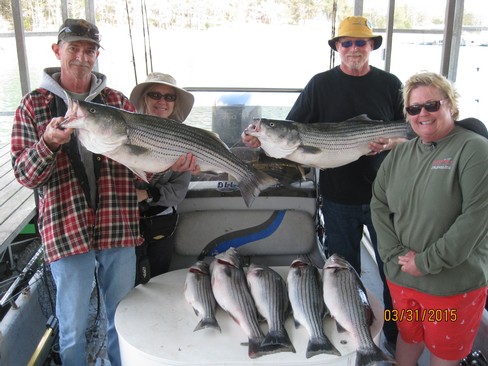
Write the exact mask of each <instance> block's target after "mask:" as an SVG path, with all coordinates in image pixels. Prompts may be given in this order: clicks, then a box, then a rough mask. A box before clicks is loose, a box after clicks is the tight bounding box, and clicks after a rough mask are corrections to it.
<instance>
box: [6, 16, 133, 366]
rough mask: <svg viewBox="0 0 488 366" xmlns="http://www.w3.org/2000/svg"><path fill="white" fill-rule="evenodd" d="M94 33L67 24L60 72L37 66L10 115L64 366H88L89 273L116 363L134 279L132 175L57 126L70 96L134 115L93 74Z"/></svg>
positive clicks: (59, 47) (82, 23)
mask: <svg viewBox="0 0 488 366" xmlns="http://www.w3.org/2000/svg"><path fill="white" fill-rule="evenodd" d="M99 48H100V35H99V33H98V28H97V27H96V26H95V25H93V24H91V23H89V22H87V21H86V20H82V19H67V20H66V21H65V22H64V23H63V25H62V26H61V27H60V29H59V33H58V42H57V43H56V44H53V45H52V50H53V52H54V54H55V55H56V57H57V58H58V60H59V61H60V64H61V67H53V68H47V69H45V70H44V75H43V80H42V82H41V87H40V88H38V89H36V90H34V91H32V92H30V93H28V94H27V95H25V96H24V97H23V98H22V100H21V102H20V105H19V107H18V108H17V110H16V113H15V117H14V124H13V128H12V139H11V154H12V165H13V170H14V173H15V177H16V179H17V180H18V181H19V182H20V183H21V184H22V185H24V186H26V187H29V188H32V189H36V191H37V195H38V198H39V200H38V227H39V232H40V235H41V238H42V244H43V248H44V255H45V259H46V261H47V262H49V263H50V265H51V271H52V274H53V277H54V281H55V283H56V287H57V299H56V316H57V317H58V320H59V338H60V339H59V342H60V351H61V360H62V362H63V365H69V366H77V365H86V353H85V343H86V340H85V330H86V328H87V324H88V312H89V302H90V295H91V291H92V286H93V280H94V274H95V273H96V276H97V280H98V284H99V286H100V293H101V295H102V296H103V303H104V304H105V309H106V313H107V319H108V324H107V327H108V330H107V334H108V347H107V349H108V356H109V360H110V362H111V364H112V365H120V363H121V361H120V351H119V343H118V338H117V333H116V330H115V326H114V315H115V310H116V307H117V305H118V303H119V302H120V300H122V298H123V297H124V296H125V295H127V294H128V293H129V291H130V290H131V289H132V287H133V285H134V280H135V254H134V246H136V245H139V244H140V243H141V242H142V239H141V237H140V234H139V210H138V206H137V196H136V190H135V186H134V179H135V178H134V176H133V174H132V172H130V170H128V169H127V168H126V167H124V166H123V165H121V164H119V163H117V162H115V161H113V160H111V159H109V158H107V157H105V156H101V155H94V154H92V153H91V152H89V151H88V150H86V149H85V148H84V147H83V146H82V145H81V144H80V143H79V142H78V139H77V138H76V132H74V131H73V130H72V129H61V128H59V127H58V126H59V123H60V122H61V121H62V120H63V117H62V116H64V115H65V113H66V111H67V101H68V97H67V96H68V95H69V97H70V98H73V99H78V100H88V101H93V102H97V103H103V104H107V105H111V106H114V107H118V108H122V109H125V110H128V111H134V110H135V109H134V107H133V106H132V105H131V103H130V102H129V100H128V99H127V98H126V97H125V96H124V95H123V94H122V93H120V92H118V91H116V90H113V89H110V88H108V87H106V76H105V75H103V74H100V73H97V72H94V71H93V67H94V65H95V62H96V59H97V57H98V55H99Z"/></svg>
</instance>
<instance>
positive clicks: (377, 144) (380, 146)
mask: <svg viewBox="0 0 488 366" xmlns="http://www.w3.org/2000/svg"><path fill="white" fill-rule="evenodd" d="M405 141H407V139H405V138H403V137H393V138H384V137H380V138H378V139H376V140H374V141H371V142H370V143H369V144H368V146H369V148H370V150H371V152H370V153H369V154H367V155H376V154H379V153H380V152H383V151H387V150H391V149H393V148H394V147H395V146H397V145H398V144H400V143H402V142H405Z"/></svg>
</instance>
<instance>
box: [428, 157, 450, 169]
mask: <svg viewBox="0 0 488 366" xmlns="http://www.w3.org/2000/svg"><path fill="white" fill-rule="evenodd" d="M452 165H453V161H452V158H445V159H437V160H434V161H433V162H432V167H431V169H444V170H451V169H452Z"/></svg>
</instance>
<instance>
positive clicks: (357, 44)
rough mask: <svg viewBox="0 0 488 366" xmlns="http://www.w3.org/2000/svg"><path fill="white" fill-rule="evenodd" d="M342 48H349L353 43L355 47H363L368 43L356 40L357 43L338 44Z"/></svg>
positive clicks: (345, 42)
mask: <svg viewBox="0 0 488 366" xmlns="http://www.w3.org/2000/svg"><path fill="white" fill-rule="evenodd" d="M339 43H340V44H341V46H342V47H344V48H349V47H351V46H352V45H353V43H354V44H355V45H356V47H364V46H365V45H366V43H368V41H365V40H364V39H358V40H357V41H344V42H339Z"/></svg>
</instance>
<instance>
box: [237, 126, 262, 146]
mask: <svg viewBox="0 0 488 366" xmlns="http://www.w3.org/2000/svg"><path fill="white" fill-rule="evenodd" d="M241 139H242V142H243V143H244V144H245V145H246V146H247V147H252V148H256V147H260V146H261V142H260V141H259V140H258V138H257V137H255V136H251V135H248V134H247V133H246V131H245V130H244V131H243V132H242V133H241Z"/></svg>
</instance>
